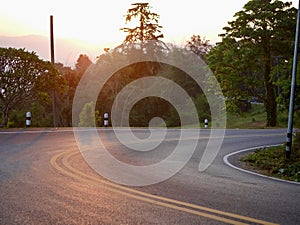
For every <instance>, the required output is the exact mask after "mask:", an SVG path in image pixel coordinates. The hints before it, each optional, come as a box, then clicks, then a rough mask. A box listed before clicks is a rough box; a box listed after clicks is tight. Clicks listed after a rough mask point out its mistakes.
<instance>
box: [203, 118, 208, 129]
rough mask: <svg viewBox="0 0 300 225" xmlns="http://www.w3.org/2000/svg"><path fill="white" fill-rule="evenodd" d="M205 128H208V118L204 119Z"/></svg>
mask: <svg viewBox="0 0 300 225" xmlns="http://www.w3.org/2000/svg"><path fill="white" fill-rule="evenodd" d="M204 128H208V119H205V120H204Z"/></svg>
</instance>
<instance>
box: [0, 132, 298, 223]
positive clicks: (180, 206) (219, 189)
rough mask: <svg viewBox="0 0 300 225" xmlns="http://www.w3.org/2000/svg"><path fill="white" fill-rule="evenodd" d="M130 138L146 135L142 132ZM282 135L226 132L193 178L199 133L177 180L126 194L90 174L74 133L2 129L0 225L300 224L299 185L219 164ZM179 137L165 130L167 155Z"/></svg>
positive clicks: (128, 157) (129, 158)
mask: <svg viewBox="0 0 300 225" xmlns="http://www.w3.org/2000/svg"><path fill="white" fill-rule="evenodd" d="M134 132H136V135H137V136H139V135H141V136H143V135H144V136H145V135H147V131H146V130H143V129H136V130H135V131H134ZM285 132H286V130H282V129H276V130H273V129H265V130H227V131H226V135H225V138H224V141H223V144H222V147H221V149H220V152H219V154H218V155H217V157H216V159H215V160H214V162H213V163H212V165H211V166H210V167H209V168H208V169H207V170H206V171H205V172H199V171H198V166H199V161H200V158H201V151H200V149H201V146H205V145H206V143H207V137H208V135H209V130H201V138H200V140H199V145H198V149H196V151H195V153H194V155H193V156H192V158H191V159H190V160H189V162H188V163H187V165H186V166H185V167H184V168H183V169H182V170H181V171H180V172H179V173H177V174H176V175H175V176H173V177H171V178H170V179H168V180H166V181H164V182H161V183H158V184H154V185H150V186H146V187H138V188H131V187H126V186H121V185H118V184H116V183H112V182H110V181H108V180H106V179H104V178H102V177H101V176H100V175H99V174H97V173H96V172H95V171H93V170H92V169H91V168H90V167H89V165H88V164H87V163H86V162H85V161H84V159H83V158H82V156H81V154H80V152H79V150H78V147H77V144H76V141H75V138H74V134H73V131H72V129H47V130H38V129H36V130H34V129H30V130H27V129H24V130H1V131H0V143H1V144H0V224H289V225H290V224H300V214H299V205H300V185H297V184H290V183H286V182H281V181H276V180H271V179H268V178H263V177H258V176H255V175H252V174H247V173H244V172H242V171H238V170H235V169H233V168H231V167H229V166H227V165H226V164H225V163H224V162H223V157H224V156H225V155H227V154H229V153H232V152H235V151H237V150H241V149H245V148H250V147H256V146H262V145H271V144H280V143H283V142H284V140H285ZM178 133H179V131H178V130H170V131H168V135H167V139H168V141H167V143H166V144H165V146H163V147H164V148H165V149H168V148H169V147H170V149H171V148H172V147H173V146H175V145H176V143H177V140H178V139H177V138H178ZM99 134H100V136H101V137H102V138H103V140H104V142H105V144H106V145H107V146H109V149H110V151H111V154H113V155H114V156H115V157H117V158H119V159H120V160H123V161H125V162H131V163H133V164H135V163H136V164H138V163H139V162H143V160H144V161H145V162H147V163H149V161H147V160H149V157H147V158H143V157H144V156H141V155H138V154H135V153H134V152H130V151H123V150H122V145H120V144H119V143H118V142H117V140H116V138H115V137H114V135H113V131H112V130H111V129H106V130H104V129H100V130H99ZM170 149H168V150H167V151H170ZM149 154H151V153H149ZM161 154H162V155H163V156H164V154H165V153H159V154H156V155H161ZM156 155H151V157H150V158H151V160H150V161H151V162H152V161H156V160H158V159H157V158H156ZM148 156H149V155H148ZM229 160H230V158H229Z"/></svg>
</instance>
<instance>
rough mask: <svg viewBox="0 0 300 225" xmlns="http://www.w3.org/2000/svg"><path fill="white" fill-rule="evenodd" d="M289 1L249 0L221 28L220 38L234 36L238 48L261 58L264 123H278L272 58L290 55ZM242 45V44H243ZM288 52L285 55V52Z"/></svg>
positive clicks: (292, 17)
mask: <svg viewBox="0 0 300 225" xmlns="http://www.w3.org/2000/svg"><path fill="white" fill-rule="evenodd" d="M296 12H297V11H296V9H295V8H292V7H291V3H288V2H287V3H284V2H281V1H278V0H251V1H249V2H248V3H247V4H246V5H245V6H244V8H243V10H242V11H239V12H237V13H236V14H235V20H234V21H231V22H228V26H227V27H224V28H223V29H224V30H225V31H226V33H225V34H222V35H221V36H222V37H223V40H228V39H233V40H234V41H235V42H238V44H239V45H240V48H242V47H243V46H246V47H247V49H248V51H250V52H252V53H255V54H252V55H253V56H254V57H256V59H259V61H261V63H260V65H259V67H258V68H257V70H259V71H258V72H259V73H260V74H261V75H262V77H263V82H264V89H265V94H264V103H265V108H266V112H267V124H266V125H267V126H276V124H277V120H276V119H277V112H276V110H277V104H276V92H275V88H276V86H275V82H274V80H273V79H272V77H271V72H272V67H273V65H274V64H275V59H276V58H277V59H278V57H279V56H280V58H281V60H283V61H284V60H285V59H289V58H290V53H292V48H291V46H292V43H291V42H292V41H293V38H294V35H293V33H294V27H295V21H296ZM243 49H244V48H243ZM287 55H288V56H287Z"/></svg>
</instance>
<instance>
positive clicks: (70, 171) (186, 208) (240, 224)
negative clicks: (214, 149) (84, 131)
mask: <svg viewBox="0 0 300 225" xmlns="http://www.w3.org/2000/svg"><path fill="white" fill-rule="evenodd" d="M76 154H79V152H78V151H68V152H62V153H59V154H56V155H54V156H53V157H52V158H51V160H50V164H51V165H52V166H53V167H54V168H55V169H57V170H58V171H59V172H61V173H63V174H65V175H67V176H69V177H72V178H75V179H77V180H79V181H81V182H84V183H89V184H91V185H94V186H97V187H101V188H105V189H106V190H109V191H112V192H115V193H118V194H121V195H124V196H127V197H129V198H132V199H136V200H140V201H143V202H147V203H151V204H154V205H158V206H163V207H166V208H170V209H175V210H179V211H182V212H186V213H190V214H194V215H197V216H201V217H205V218H209V219H212V220H216V221H221V222H224V223H227V224H236V225H245V224H248V223H249V222H250V223H256V224H264V225H275V224H274V223H270V222H267V221H263V220H258V219H254V218H251V217H247V216H241V215H237V214H233V213H228V212H224V211H220V210H216V209H211V208H207V207H203V206H199V205H195V204H191V203H187V202H182V201H178V200H175V199H171V198H166V197H162V196H157V195H153V194H149V193H145V192H142V191H138V190H135V189H132V188H129V187H125V186H121V185H118V184H115V183H112V182H109V181H107V180H104V179H101V178H100V177H95V176H90V175H87V174H85V173H83V172H81V171H80V170H78V169H75V168H74V167H72V166H71V164H70V158H71V157H73V156H75V155H76Z"/></svg>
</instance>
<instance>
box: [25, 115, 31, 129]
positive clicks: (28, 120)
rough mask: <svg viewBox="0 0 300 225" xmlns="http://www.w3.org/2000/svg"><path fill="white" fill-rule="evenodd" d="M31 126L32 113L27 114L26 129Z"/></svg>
mask: <svg viewBox="0 0 300 225" xmlns="http://www.w3.org/2000/svg"><path fill="white" fill-rule="evenodd" d="M30 126H31V112H27V113H26V127H30Z"/></svg>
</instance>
